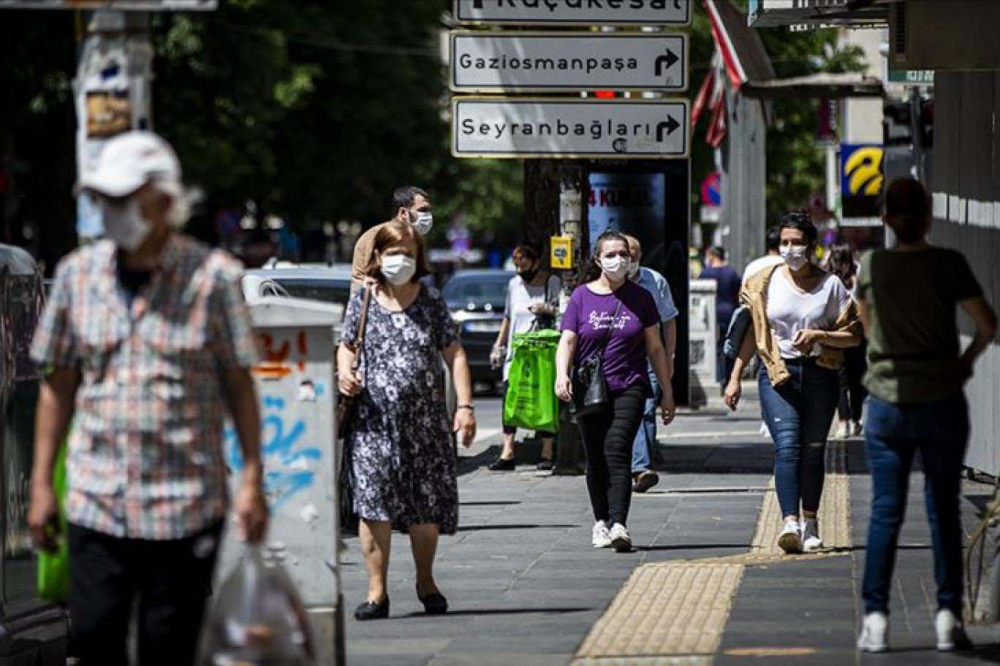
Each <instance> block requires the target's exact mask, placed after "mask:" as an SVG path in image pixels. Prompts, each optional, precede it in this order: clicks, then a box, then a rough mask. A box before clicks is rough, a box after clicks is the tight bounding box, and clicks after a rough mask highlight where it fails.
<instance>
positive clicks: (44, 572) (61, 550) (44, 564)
mask: <svg viewBox="0 0 1000 666" xmlns="http://www.w3.org/2000/svg"><path fill="white" fill-rule="evenodd" d="M66 448H67V447H66V443H65V442H63V445H62V446H60V447H59V453H58V454H56V464H55V469H54V470H53V472H52V487H53V489H54V490H55V493H56V498H57V499H58V500H59V540H58V543H59V546H58V548H57V549H56V551H55V552H54V553H48V552H45V551H43V550H40V551H38V596H39V597H41V598H42V599H44V600H45V601H52V602H65V601H66V600H67V599H68V598H69V545H68V544H67V541H66V529H67V526H66Z"/></svg>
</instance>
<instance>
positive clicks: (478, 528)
mask: <svg viewBox="0 0 1000 666" xmlns="http://www.w3.org/2000/svg"><path fill="white" fill-rule="evenodd" d="M571 527H580V526H579V525H467V526H465V527H459V528H458V531H459V532H483V531H487V530H540V529H553V530H562V529H570V528H571Z"/></svg>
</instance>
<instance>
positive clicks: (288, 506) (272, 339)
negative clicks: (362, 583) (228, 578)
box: [216, 297, 344, 666]
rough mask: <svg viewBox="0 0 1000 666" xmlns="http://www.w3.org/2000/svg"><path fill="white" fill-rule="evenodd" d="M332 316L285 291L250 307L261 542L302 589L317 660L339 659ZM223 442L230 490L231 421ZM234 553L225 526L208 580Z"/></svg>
mask: <svg viewBox="0 0 1000 666" xmlns="http://www.w3.org/2000/svg"><path fill="white" fill-rule="evenodd" d="M341 314H342V313H341V309H340V308H339V307H338V306H336V305H331V304H326V303H322V302H319V301H309V300H301V299H294V298H284V297H264V298H262V299H261V300H260V301H258V302H255V303H254V304H253V305H251V306H250V316H251V319H252V321H253V326H254V329H255V331H256V333H257V335H258V339H259V341H260V347H261V351H262V355H263V360H262V362H261V363H260V364H259V365H257V366H256V367H255V368H254V370H253V375H254V379H255V382H256V385H257V391H258V393H259V399H260V416H261V452H262V455H263V460H264V479H265V491H266V494H267V499H268V504H269V506H270V509H271V522H270V527H269V529H268V534H267V542H266V544H267V547H268V550H269V551H270V552H272V553H274V554H275V555H276V556H277V557H279V558H282V559H283V566H284V568H285V570H286V571H287V572H288V575H289V576H290V578H291V579H292V582H293V583H294V584H295V586H296V588H298V591H299V593H300V594H301V597H302V601H303V603H304V604H305V606H306V609H307V611H308V613H309V617H310V620H311V624H312V630H313V638H314V640H315V641H316V644H317V665H318V666H333V665H336V666H340V665H341V664H343V663H344V661H343V654H344V652H343V645H344V633H343V614H342V609H343V605H342V603H341V587H340V571H339V561H340V560H339V552H338V548H339V544H340V538H339V535H340V526H339V525H338V522H339V511H338V499H337V493H338V488H337V478H338V472H339V470H338V469H337V468H338V465H339V462H340V446H339V444H338V443H337V438H336V432H337V427H336V423H335V421H336V405H335V400H336V395H337V383H336V379H335V377H336V376H335V374H334V349H335V347H334V345H335V338H334V336H335V332H334V327H335V326H336V325H338V324H339V322H340V318H341ZM225 446H226V458H227V463H228V466H229V470H230V481H231V492H235V491H236V484H237V482H238V480H239V470H240V469H241V467H242V460H241V455H240V447H239V440H238V438H237V437H236V433H235V431H234V429H233V428H232V426H230V427H228V428H227V430H226V444H225ZM230 524H231V523H230ZM242 552H243V549H242V548H241V547H240V545H239V543H238V541H237V538H236V534H235V531H234V530H229V531H228V533H227V536H226V538H225V542H224V543H223V546H222V550H221V552H220V560H219V565H218V567H217V570H216V580H217V581H219V580H221V577H223V576H225V575H227V574H228V572H230V571H231V570H232V568H233V567H234V566H235V564H236V563H237V561H238V558H239V557H240V554H241V553H242Z"/></svg>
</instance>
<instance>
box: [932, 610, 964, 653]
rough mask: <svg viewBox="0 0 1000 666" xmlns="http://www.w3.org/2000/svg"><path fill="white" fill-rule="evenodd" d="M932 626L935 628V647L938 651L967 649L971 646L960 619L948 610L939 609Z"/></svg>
mask: <svg viewBox="0 0 1000 666" xmlns="http://www.w3.org/2000/svg"><path fill="white" fill-rule="evenodd" d="M934 628H935V629H936V630H937V649H938V651H939V652H953V651H955V650H968V649H970V648H971V647H972V641H971V640H969V636H968V634H966V633H965V627H964V626H963V625H962V621H961V620H960V619H958V618H957V617H955V614H954V613H952V612H951V611H950V610H939V611H938V613H937V617H936V618H935V619H934Z"/></svg>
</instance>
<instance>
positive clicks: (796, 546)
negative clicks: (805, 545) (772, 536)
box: [778, 520, 802, 554]
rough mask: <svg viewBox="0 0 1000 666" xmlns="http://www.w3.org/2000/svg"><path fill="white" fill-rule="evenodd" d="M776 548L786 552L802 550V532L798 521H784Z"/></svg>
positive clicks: (799, 551)
mask: <svg viewBox="0 0 1000 666" xmlns="http://www.w3.org/2000/svg"><path fill="white" fill-rule="evenodd" d="M778 548H780V549H781V550H783V551H785V552H786V553H788V554H792V553H801V552H802V533H801V532H800V528H799V521H797V520H789V521H788V522H786V523H785V528H784V529H783V530H781V534H779V535H778Z"/></svg>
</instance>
